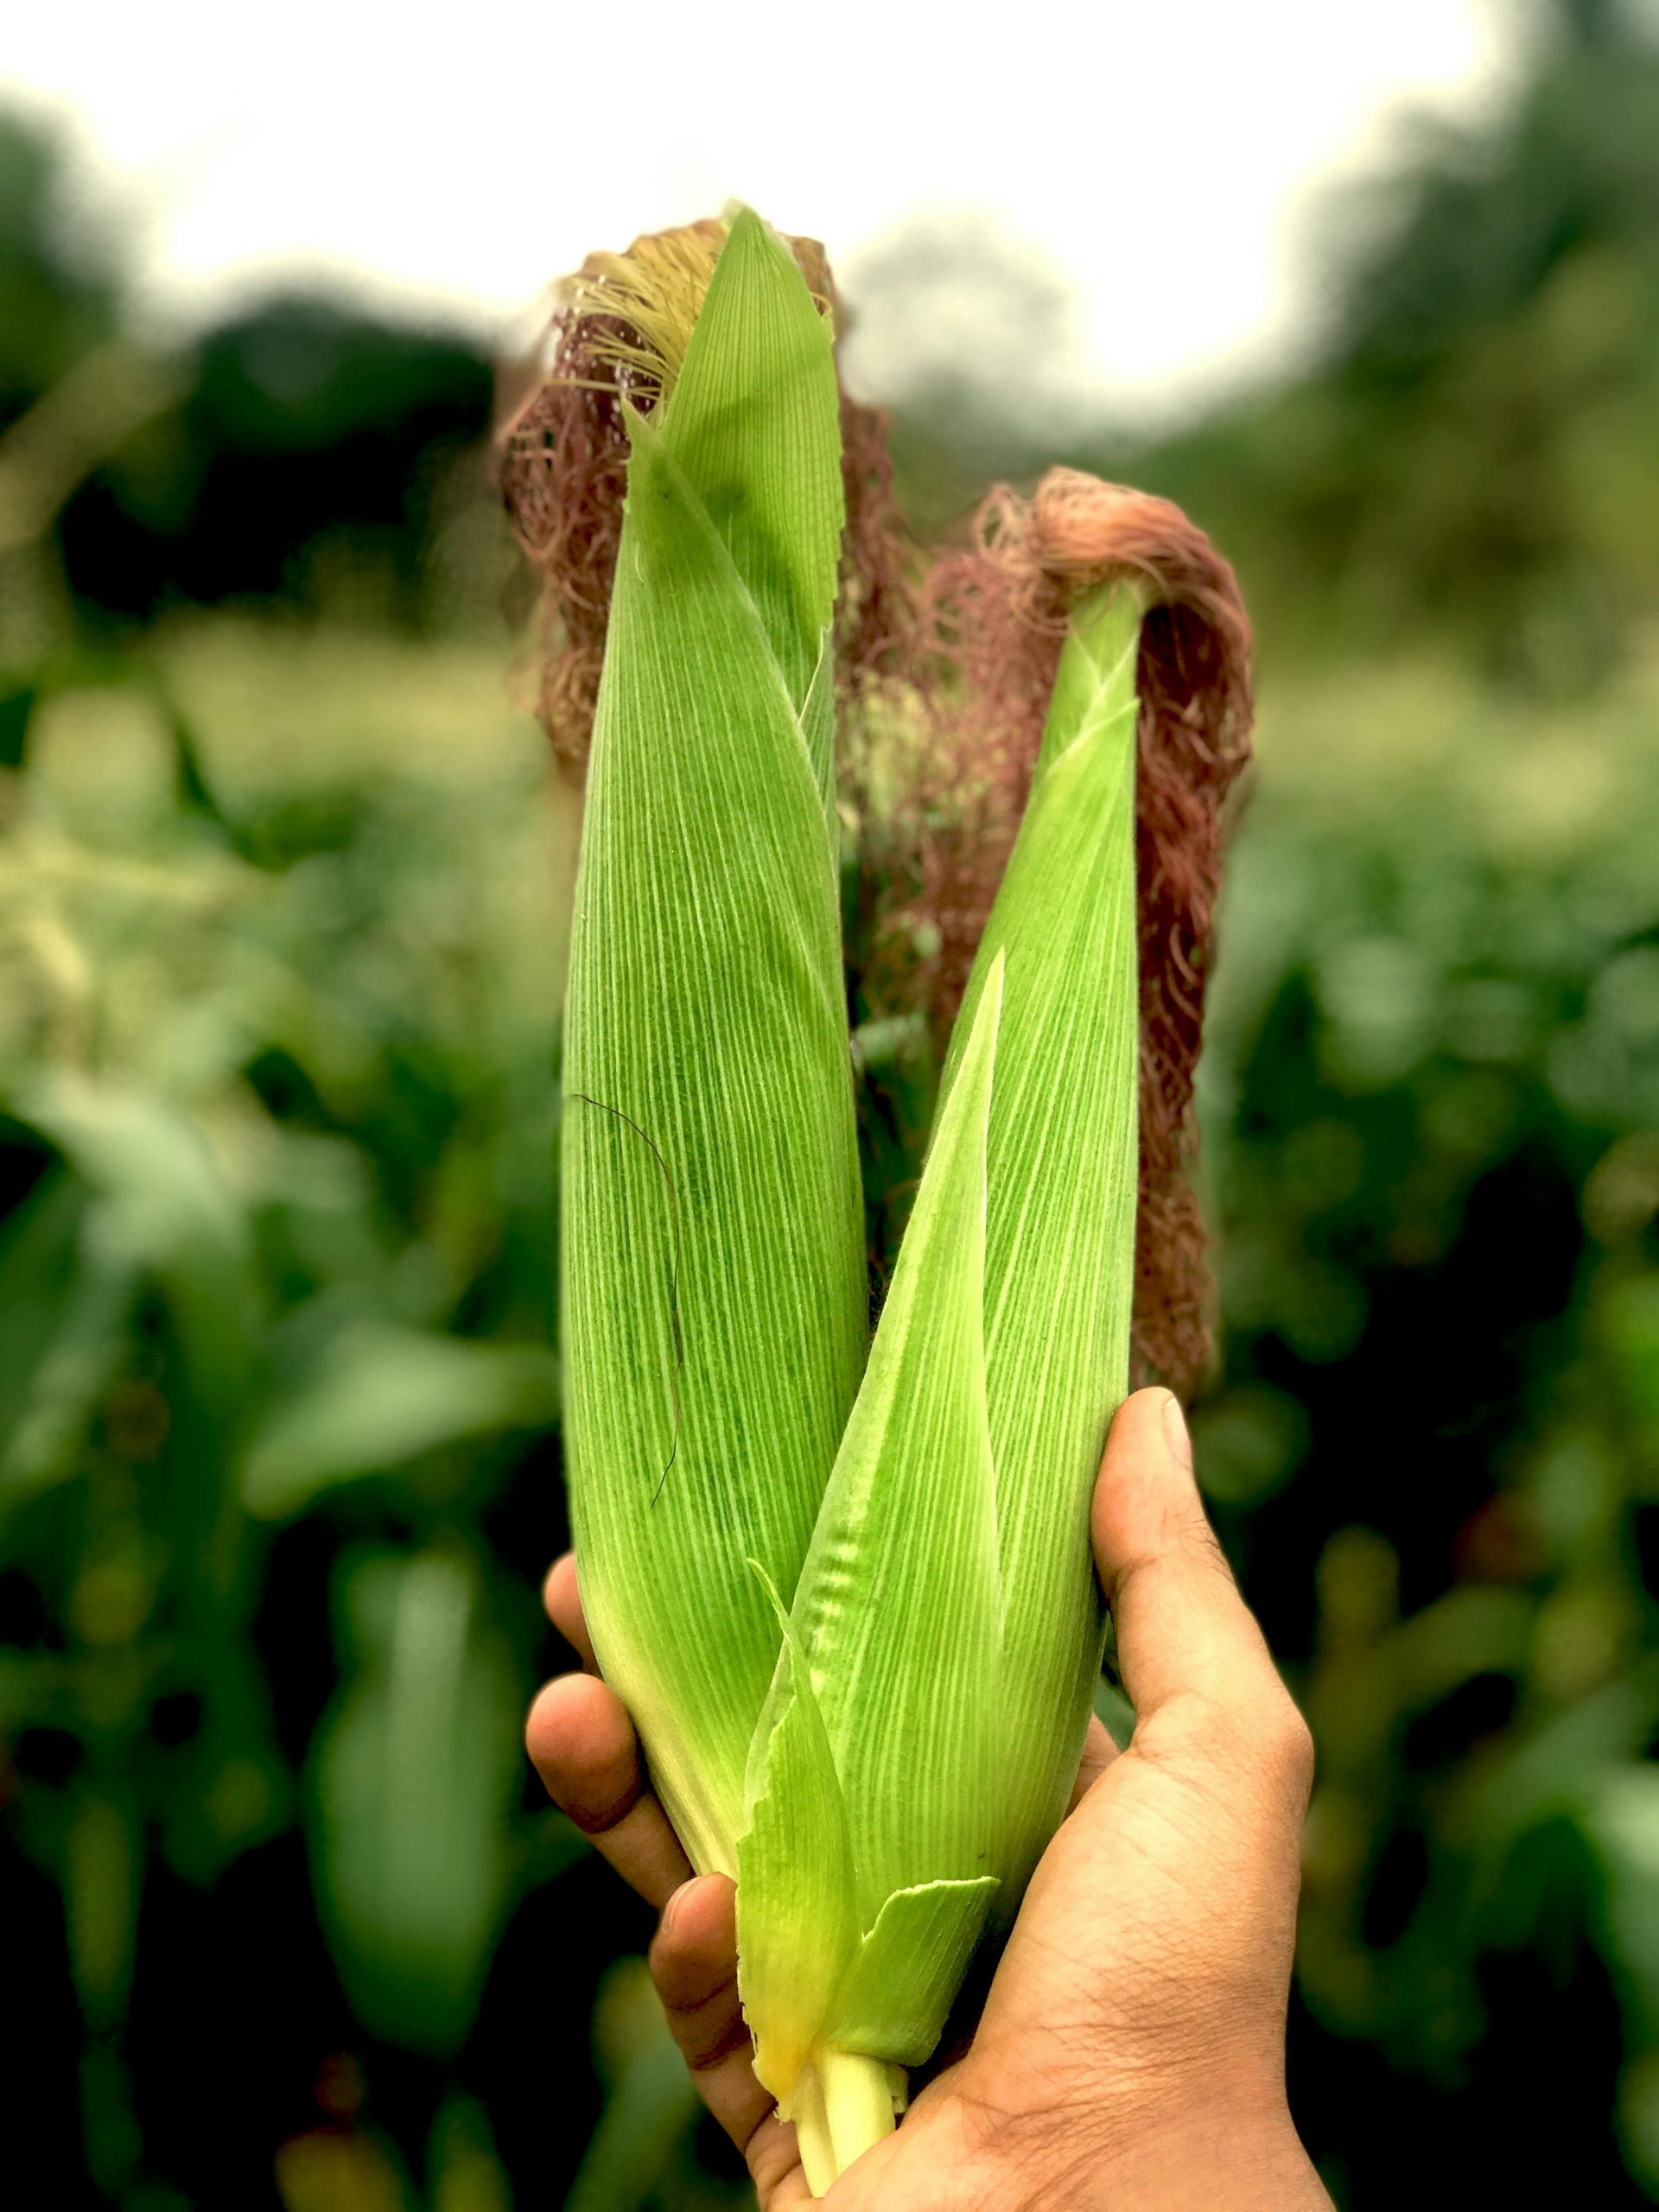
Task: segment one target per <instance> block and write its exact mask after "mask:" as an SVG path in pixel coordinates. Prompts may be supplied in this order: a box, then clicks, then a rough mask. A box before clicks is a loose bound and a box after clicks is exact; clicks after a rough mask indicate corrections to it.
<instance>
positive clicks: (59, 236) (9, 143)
mask: <svg viewBox="0 0 1659 2212" xmlns="http://www.w3.org/2000/svg"><path fill="white" fill-rule="evenodd" d="M58 183H59V162H58V154H57V149H56V147H55V146H54V143H53V142H52V140H51V138H50V137H48V135H47V134H46V133H45V132H44V131H42V130H38V129H36V128H35V126H34V125H33V124H29V123H25V122H24V121H23V120H22V118H19V117H17V116H12V115H0V431H3V430H4V429H5V428H6V426H7V425H8V424H9V423H12V422H15V421H16V418H17V416H20V415H22V414H23V413H24V412H25V411H26V410H28V408H29V407H30V406H31V405H32V404H33V403H34V402H35V400H37V399H38V398H39V397H41V394H42V393H43V392H46V391H49V390H50V389H51V387H52V386H53V385H54V384H55V383H56V382H57V381H58V379H59V378H60V377H62V376H64V375H66V374H67V372H68V371H69V370H70V369H71V368H73V365H74V364H75V363H76V362H77V361H78V360H79V359H80V357H81V356H82V354H84V353H88V352H90V351H91V349H92V347H93V346H97V345H99V344H101V343H103V342H104V341H105V340H108V339H109V338H111V336H112V335H113V334H114V331H115V327H116V316H117V305H118V299H117V292H116V287H115V283H114V280H113V277H112V276H111V273H110V271H109V270H107V269H105V268H102V267H100V266H99V264H98V263H97V261H96V259H95V257H93V255H92V252H91V251H90V250H89V249H88V247H87V246H86V242H85V241H84V240H82V241H79V242H78V243H79V251H77V250H76V244H75V243H72V241H71V238H70V237H69V235H68V232H67V227H66V226H65V223H64V220H63V210H62V207H61V204H60V199H59V194H58Z"/></svg>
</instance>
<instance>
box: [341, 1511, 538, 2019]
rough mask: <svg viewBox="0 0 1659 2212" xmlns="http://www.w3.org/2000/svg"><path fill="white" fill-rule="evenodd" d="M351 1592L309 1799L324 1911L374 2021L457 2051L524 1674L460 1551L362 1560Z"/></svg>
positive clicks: (498, 1845)
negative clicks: (337, 1685)
mask: <svg viewBox="0 0 1659 2212" xmlns="http://www.w3.org/2000/svg"><path fill="white" fill-rule="evenodd" d="M342 1596H343V1602H344V1608H345V1611H346V1620H347V1634H346V1642H347V1645H348V1648H349V1649H350V1651H351V1654H352V1657H353V1664H352V1666H351V1669H350V1671H349V1674H348V1675H347V1678H346V1688H345V1689H344V1691H343V1694H342V1695H341V1698H340V1702H339V1704H338V1705H337V1706H336V1707H334V1710H333V1711H332V1712H331V1713H330V1714H329V1715H328V1716H327V1719H325V1721H324V1723H323V1726H322V1727H321V1731H320V1732H319V1736H318V1738H317V1742H316V1745H315V1751H314V1759H313V1766H312V1773H311V1792H310V1803H309V1808H308V1812H309V1819H308V1841H309V1845H310V1850H311V1858H312V1867H313V1878H314V1880H315V1885H316V1889H317V1892H318V1898H319V1904H320V1907H321V1913H322V1917H323V1923H324V1926H325V1929H326V1930H327V1935H328V1938H329V1942H330V1945H331V1947H332V1948H333V1950H334V1957H335V1960H336V1962H337V1963H338V1965H339V1967H340V1978H341V1980H342V1981H343V1982H344V1984H345V1986H346V1994H347V1996H348V1997H349V1998H350V1999H351V2001H352V2005H353V2009H354V2010H355V2011H356V2012H357V2015H358V2017H359V2019H360V2020H361V2021H362V2022H363V2024H364V2025H365V2027H367V2028H368V2029H370V2030H371V2031H372V2032H373V2033H375V2034H377V2035H381V2036H385V2037H386V2038H387V2039H388V2040H389V2041H391V2042H393V2043H397V2044H405V2045H408V2046H410V2047H411V2048H413V2049H416V2050H436V2051H444V2050H452V2049H453V2048H454V2046H455V2044H458V2043H459V2042H460V2040H461V2037H463V2036H464V2035H465V2034H466V2032H467V2028H468V2027H469V2026H470V2024H471V2022H472V2018H473V2014H474V2011H475V2009H476V2006H477V2003H478V1999H479V1995H480V1991H481V1989H482V1986H483V1978H484V1972H485V1968H486V1966H487V1965H488V1962H489V1958H490V1954H491V1950H492V1948H493V1943H494V1939H495V1936H496V1932H497V1929H498V1928H499V1924H500V1920H501V1916H502V1913H503V1911H504V1910H505V1904H506V1898H507V1878H508V1860H507V1815H508V1812H509V1809H510V1806H511V1802H512V1793H513V1788H514V1784H515V1782H516V1779H517V1773H518V1705H519V1693H518V1684H517V1682H516V1681H515V1680H514V1678H513V1675H512V1670H511V1669H510V1667H509V1666H508V1664H507V1662H506V1659H505V1654H504V1653H503V1651H502V1649H501V1647H500V1644H499V1639H498V1638H497V1637H496V1635H495V1632H494V1631H493V1629H492V1628H491V1626H490V1624H489V1622H488V1620H487V1618H486V1615H485V1613H484V1611H483V1608H482V1606H481V1605H480V1592H479V1590H478V1586H477V1584H476V1581H475V1579H474V1573H473V1571H472V1569H471V1568H470V1567H469V1566H468V1565H467V1561H466V1560H463V1559H461V1558H460V1557H458V1556H456V1555H454V1554H450V1553H448V1552H444V1551H441V1550H432V1551H428V1552H423V1553H421V1554H416V1556H415V1557H413V1558H405V1557H400V1556H397V1555H396V1554H381V1555H379V1556H370V1557H366V1558H365V1557H362V1556H359V1558H358V1559H357V1560H355V1561H352V1562H349V1563H348V1564H347V1566H346V1569H345V1571H344V1574H343V1577H342Z"/></svg>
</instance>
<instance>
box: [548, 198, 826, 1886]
mask: <svg viewBox="0 0 1659 2212" xmlns="http://www.w3.org/2000/svg"><path fill="white" fill-rule="evenodd" d="M727 253H729V254H731V255H732V256H733V258H732V261H731V264H730V267H729V269H728V264H727V255H726V254H725V253H723V254H722V256H721V262H720V264H718V265H717V268H716V271H715V279H716V281H715V283H713V284H711V286H710V290H709V299H708V302H707V303H706V304H705V308H704V311H703V317H702V321H700V323H699V326H698V331H697V334H696V339H695V340H694V349H693V353H688V358H687V364H686V367H685V370H684V371H683V374H682V378H681V381H680V383H679V385H677V389H676V392H675V395H674V397H673V400H672V401H671V404H670V406H669V408H668V410H667V419H666V423H665V425H664V429H663V431H662V432H661V434H660V435H659V434H658V431H657V430H655V429H653V428H652V425H651V424H649V423H645V422H643V421H636V422H635V423H633V424H632V440H633V448H632V461H631V464H630V471H629V488H628V505H627V513H626V522H625V525H624V530H623V537H622V543H621V548H620V555H619V559H618V564H617V572H616V584H615V590H614V594H613V601H612V607H611V616H610V629H609V635H608V640H607V652H606V662H605V671H604V679H603V682H602V684H601V694H600V699H599V704H598V710H597V714H596V717H595V723H594V750H593V756H592V761H591V765H590V769H589V776H588V800H587V813H586V817H585V822H584V828H583V837H582V861H581V867H580V871H579V874H578V880H577V886H576V897H575V921H574V925H573V931H572V944H571V962H570V981H569V1005H568V1012H567V1020H566V1034H565V1084H566V1091H565V1098H566V1103H565V1112H564V1120H563V1160H564V1185H563V1189H564V1197H565V1217H564V1220H565V1241H564V1249H563V1255H562V1259H563V1297H562V1308H563V1326H564V1344H565V1355H566V1356H565V1370H564V1371H565V1382H566V1393H567V1413H568V1442H569V1465H570V1472H571V1496H572V1507H573V1516H574V1520H575V1532H576V1542H577V1551H578V1556H579V1557H580V1559H581V1560H582V1579H583V1580H582V1586H583V1595H584V1600H585V1603H586V1605H587V1607H588V1619H589V1621H590V1624H591V1625H592V1629H593V1632H594V1641H595V1643H596V1645H597V1647H598V1649H599V1652H600V1655H601V1662H602V1663H603V1665H604V1668H605V1670H606V1673H607V1676H608V1678H609V1679H610V1680H611V1681H612V1682H613V1684H614V1686H615V1687H616V1688H617V1689H618V1691H619V1692H620V1694H621V1696H622V1697H623V1699H624V1700H625V1702H626V1704H627V1705H628V1707H629V1709H630V1711H631V1712H632V1714H633V1716H634V1719H635V1720H636V1722H637V1724H638V1725H639V1729H640V1732H641V1734H642V1736H643V1738H644V1740H645V1745H646V1748H647V1751H648V1752H649V1755H650V1757H651V1758H652V1770H653V1774H654V1776H655V1777H656V1780H657V1782H658V1786H659V1788H660V1789H661V1790H662V1793H663V1796H664V1801H665V1802H666V1803H667V1805H668V1807H669V1809H670V1811H671V1814H672V1815H673V1817H674V1819H675V1821H676V1823H677V1827H678V1828H679V1832H680V1834H681V1835H682V1837H683V1840H684V1841H685V1843H686V1846H687V1848H688V1850H689V1852H690V1855H691V1858H692V1860H693V1863H694V1864H696V1866H699V1867H700V1868H702V1869H705V1870H707V1869H709V1868H711V1867H718V1868H721V1869H723V1870H725V1871H727V1872H732V1871H734V1865H735V1858H734V1853H735V1840H736V1835H737V1833H738V1830H739V1828H740V1827H741V1825H742V1821H743V1802H744V1774H745V1766H746V1762H747V1752H748V1747H749V1743H750V1738H751V1737H752V1735H753V1729H754V1722H755V1716H756V1714H757V1713H759V1711H760V1707H761V1704H762V1702H763V1700H764V1699H765V1697H766V1692H767V1688H768V1685H769V1683H770V1681H771V1678H772V1671H773V1666H774V1662H775V1660H776V1657H777V1652H778V1627H777V1624H776V1621H775V1620H774V1618H772V1612H771V1609H770V1607H769V1606H768V1605H767V1603H766V1598H765V1595H764V1592H763V1591H762V1589H761V1586H760V1583H759V1582H758V1581H757V1580H755V1578H754V1577H753V1575H752V1574H751V1573H749V1571H748V1569H747V1567H746V1566H745V1564H744V1562H745V1561H746V1560H751V1559H752V1560H756V1561H758V1562H759V1564H760V1567H762V1568H763V1569H764V1570H765V1572H766V1575H767V1576H768V1577H769V1578H770V1580H772V1583H773V1584H774V1585H775V1586H776V1587H777V1588H778V1589H779V1590H780V1591H781V1592H784V1593H785V1596H787V1595H788V1594H789V1593H790V1592H792V1591H793V1589H794V1586H795V1583H796V1580H797V1578H798V1573H799V1570H800V1566H801V1562H802V1560H804V1557H805V1554H806V1548H807V1544H808V1541H809V1539H810V1534H811V1528H812V1521H813V1516H814V1514H815V1513H816V1511H817V1504H818V1501H819V1499H820V1497H822V1495H823V1485H824V1482H825V1480H826V1478H827V1477H828V1474H829V1468H830V1466H831V1465H832V1464H833V1461H834V1459H835V1454H836V1446H837V1443H838V1441H839V1439H840V1436H841V1432H842V1426H843V1424H844V1422H845V1420H846V1416H847V1413H848V1410H849V1407H850V1406H851V1403H852V1400H853V1397H854V1394H855V1390H856V1388H857V1383H858V1377H859V1374H860V1371H861V1367H862V1364H863V1359H864V1352H865V1347H866V1343H867V1322H866V1297H867V1294H866V1288H865V1281H864V1262H863V1237H862V1224H861V1210H860V1202H859V1182H858V1168H857V1158H856V1147H855V1133H854V1126H853V1112H852V1086H851V1076H850V1067H849V1051H848V1041H847V1031H846V1020H845V1014H844V1011H843V1007H842V971H841V949H840V936H839V916H838V906H837V899H836V876H835V870H834V868H833V865H832V861H831V855H830V851H829V840H828V838H827V836H826V831H825V815H824V807H823V788H822V782H821V779H820V776H819V774H818V772H817V768H816V767H815V764H814V762H813V760H812V759H811V757H810V752H809V748H808V744H807V741H806V738H805V736H804V731H803V727H802V721H801V706H802V702H803V699H804V685H805V684H807V683H810V674H811V670H812V668H813V667H815V666H816V665H817V663H816V658H813V659H810V660H809V659H808V658H807V655H806V652H805V648H804V646H802V647H801V648H800V650H799V651H798V652H797V650H796V648H795V647H794V646H791V645H790V644H789V631H788V626H787V625H785V623H784V621H783V617H782V613H781V610H783V609H784V608H785V607H788V608H791V609H793V610H794V614H793V615H792V616H791V620H794V623H795V627H794V632H793V634H794V635H795V637H796V639H797V644H798V643H799V640H800V639H804V638H805V637H807V636H808V635H809V633H810V632H811V631H812V628H813V625H814V623H815V622H816V620H817V603H818V602H817V597H815V595H814V594H815V593H816V594H820V595H821V585H820V584H815V583H814V582H812V579H813V578H815V577H816V578H819V579H821V578H822V577H823V575H825V574H831V575H832V574H833V567H834V563H835V559H836V537H837V531H838V506H836V505H829V504H826V503H825V501H824V500H823V499H822V498H820V497H818V495H817V494H813V495H811V496H810V497H804V499H803V504H802V505H801V508H800V511H799V512H795V511H794V509H793V508H792V507H791V505H790V499H789V484H790V481H791V467H789V466H787V465H786V463H787V461H788V454H787V452H786V450H785V445H784V444H783V443H781V442H779V443H778V449H777V455H776V457H775V458H774V459H768V458H767V455H768V454H771V453H772V445H773V443H774V442H778V441H779V440H781V438H782V433H781V432H779V431H777V430H776V428H775V424H774V420H773V415H774V387H776V386H777V385H778V383H779V371H780V367H786V366H787V365H788V363H789V362H790V361H791V360H794V359H796V358H797V356H798V355H800V356H801V357H802V358H806V357H807V356H806V353H805V352H804V349H805V348H806V345H807V340H808V339H809V338H810V343H811V345H812V346H827V342H828V341H827V336H826V335H825V334H823V333H822V332H821V331H819V330H818V329H817V312H816V310H815V309H814V308H812V307H811V303H810V298H809V297H808V296H807V294H806V291H805V287H804V283H803V281H802V279H801V277H800V275H799V272H798V270H797V269H796V268H795V266H794V264H793V262H792V260H791V258H790V257H789V256H788V254H787V253H786V252H785V251H784V250H783V248H782V247H781V246H780V245H778V244H777V242H776V241H775V240H772V239H770V238H769V237H768V236H767V234H766V233H765V232H764V231H763V230H762V229H761V228H760V226H759V225H758V224H755V223H753V221H752V220H751V221H750V222H749V223H748V224H747V225H746V224H744V223H741V222H740V224H739V226H737V228H736V230H735V231H734V234H733V239H732V241H730V242H728V248H727ZM722 271H723V272H725V273H724V274H722ZM808 315H810V316H811V318H812V325H811V329H810V331H809V329H808V326H807V324H806V322H805V321H804V317H806V316H808ZM780 348H781V349H782V351H781V353H780V350H779V349H780ZM694 355H695V358H694ZM785 381H787V379H785ZM797 400H798V404H796V405H792V410H791V412H789V413H788V415H787V416H786V417H785V418H784V419H785V420H786V421H787V422H788V423H790V424H791V425H792V426H793V427H792V428H791V429H790V430H789V433H788V435H789V438H791V439H792V440H795V441H796V442H798V443H799V444H800V445H801V446H802V448H803V451H802V452H801V454H799V455H798V462H799V466H800V467H801V471H802V474H803V479H804V480H817V475H819V474H822V463H821V459H815V458H814V456H815V455H821V454H822V452H823V451H832V450H833V449H834V440H835V437H836V393H835V385H834V378H833V372H831V374H830V375H829V378H827V379H826V378H825V377H824V376H823V373H822V372H821V371H817V370H815V371H813V372H812V373H811V374H810V375H807V374H805V373H804V372H803V374H802V377H801V378H800V382H799V389H798V393H797ZM826 442H827V443H826ZM682 448H683V449H684V451H685V454H686V459H685V461H682V460H681V458H680V457H679V456H680V453H681V450H682ZM806 448H810V450H807V449H806ZM689 471H695V472H696V480H695V481H694V480H693V476H692V475H691V474H690V473H689ZM746 484H747V486H750V491H749V493H747V494H746V495H745V496H746V497H748V498H752V499H753V517H755V518H764V517H767V516H770V517H772V521H771V522H769V523H768V524H767V525H766V529H764V530H762V529H760V524H759V521H758V520H754V521H753V526H751V524H747V523H746V524H743V526H742V527H740V526H739V524H740V522H741V519H742V518H741V516H740V515H739V512H738V506H739V505H741V502H738V501H737V500H735V499H733V500H732V501H730V502H728V505H727V506H726V507H725V508H724V509H723V510H722V520H723V522H724V524H725V527H726V530H727V532H728V535H726V536H722V534H721V528H720V527H717V526H716V523H715V519H714V518H712V517H711V514H710V512H709V507H708V506H707V505H705V504H704V498H703V493H704V492H706V493H708V496H709V498H711V499H716V495H717V494H718V493H720V492H721V487H722V486H734V485H735V486H744V485H746ZM700 486H701V487H702V489H701V490H700V488H699V487H700ZM716 504H719V500H718V499H716ZM774 537H777V538H778V540H779V543H773V539H774ZM795 537H799V538H801V539H802V540H803V545H802V547H801V548H800V549H797V550H791V551H790V552H789V553H788V555H787V556H785V555H784V554H783V553H782V552H780V550H779V545H780V544H783V543H786V542H788V541H789V540H791V539H793V538H795ZM791 579H792V581H791ZM797 617H798V619H796V618H797Z"/></svg>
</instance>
